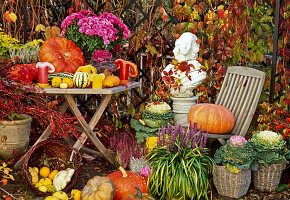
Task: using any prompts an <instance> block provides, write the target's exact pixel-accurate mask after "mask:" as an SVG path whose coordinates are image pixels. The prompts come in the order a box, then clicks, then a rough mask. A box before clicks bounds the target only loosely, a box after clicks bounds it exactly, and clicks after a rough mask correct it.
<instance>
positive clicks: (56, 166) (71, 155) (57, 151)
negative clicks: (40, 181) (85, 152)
mask: <svg viewBox="0 0 290 200" xmlns="http://www.w3.org/2000/svg"><path fill="white" fill-rule="evenodd" d="M80 165H81V155H80V153H79V152H77V151H74V150H73V149H72V148H71V147H70V146H68V145H67V144H65V143H64V142H63V141H61V140H57V139H47V140H44V141H42V142H39V143H38V144H36V145H35V146H34V147H32V148H31V149H30V150H29V151H28V153H27V155H26V156H25V160H24V163H23V166H22V175H23V178H24V180H25V182H26V183H27V184H28V185H29V187H30V188H31V189H32V190H33V191H34V192H35V194H37V195H40V196H44V195H48V194H49V191H47V192H42V191H40V190H39V189H38V188H36V183H35V182H33V178H34V177H32V175H31V173H30V171H29V170H31V168H33V167H34V168H35V167H37V168H38V169H40V168H42V167H48V168H50V169H53V170H58V171H59V172H60V171H61V170H66V169H68V168H71V169H74V173H73V175H72V177H71V179H70V181H69V182H68V183H67V185H66V186H65V188H64V189H62V191H64V192H67V191H68V190H69V189H71V188H72V187H73V185H74V184H75V183H76V181H77V176H78V169H79V167H80ZM53 170H51V171H53ZM39 178H41V177H39ZM51 193H52V192H51Z"/></svg>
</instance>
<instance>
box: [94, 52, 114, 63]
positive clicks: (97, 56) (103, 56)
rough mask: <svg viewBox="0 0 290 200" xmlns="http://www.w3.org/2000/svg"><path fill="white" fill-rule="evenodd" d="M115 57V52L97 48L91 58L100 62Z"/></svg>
mask: <svg viewBox="0 0 290 200" xmlns="http://www.w3.org/2000/svg"><path fill="white" fill-rule="evenodd" d="M112 58H113V54H112V53H111V52H109V51H106V50H95V53H94V54H93V55H92V57H91V60H94V61H98V62H105V61H109V60H111V59H112Z"/></svg>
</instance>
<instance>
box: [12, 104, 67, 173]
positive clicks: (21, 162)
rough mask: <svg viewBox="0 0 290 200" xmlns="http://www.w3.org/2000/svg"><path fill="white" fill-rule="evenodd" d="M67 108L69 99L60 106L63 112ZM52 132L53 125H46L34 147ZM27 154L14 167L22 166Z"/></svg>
mask: <svg viewBox="0 0 290 200" xmlns="http://www.w3.org/2000/svg"><path fill="white" fill-rule="evenodd" d="M67 109H68V103H67V101H65V102H63V104H61V106H60V112H61V113H65V111H66V110H67ZM50 134H51V127H50V125H48V126H47V127H46V129H45V130H44V132H43V133H42V135H41V136H40V137H39V138H38V139H37V141H36V142H35V143H34V145H33V146H32V147H34V146H35V145H37V144H38V143H39V142H41V141H43V140H46V139H47V138H48V137H49V136H50ZM26 154H27V152H26V153H25V154H24V155H23V156H22V157H21V158H20V159H19V160H18V161H17V162H16V163H15V165H14V169H19V168H20V167H21V166H22V164H23V162H24V159H25V156H26Z"/></svg>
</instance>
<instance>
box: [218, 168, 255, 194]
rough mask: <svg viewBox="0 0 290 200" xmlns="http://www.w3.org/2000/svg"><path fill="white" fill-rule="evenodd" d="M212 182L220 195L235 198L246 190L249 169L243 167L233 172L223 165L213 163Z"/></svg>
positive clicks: (249, 175)
mask: <svg viewBox="0 0 290 200" xmlns="http://www.w3.org/2000/svg"><path fill="white" fill-rule="evenodd" d="M213 182H214V185H215V187H216V189H217V191H218V193H219V194H220V195H222V196H226V197H230V198H236V199H237V198H240V197H242V196H243V195H245V194H247V192H248V189H249V186H250V183H251V170H250V169H245V170H242V171H240V172H239V173H236V174H234V173H231V172H230V171H229V170H227V169H226V168H225V167H224V166H218V165H215V166H214V174H213Z"/></svg>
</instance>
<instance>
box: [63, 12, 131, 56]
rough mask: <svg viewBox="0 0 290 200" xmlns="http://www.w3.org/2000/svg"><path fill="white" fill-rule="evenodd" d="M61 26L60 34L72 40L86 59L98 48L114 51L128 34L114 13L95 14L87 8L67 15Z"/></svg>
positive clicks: (127, 30)
mask: <svg viewBox="0 0 290 200" xmlns="http://www.w3.org/2000/svg"><path fill="white" fill-rule="evenodd" d="M61 28H62V29H63V30H62V32H61V35H62V36H64V37H66V38H67V39H70V40H72V41H74V42H75V43H76V45H77V46H78V47H79V48H80V49H82V51H83V52H84V55H85V58H86V59H89V58H90V57H91V56H92V53H93V52H94V51H95V50H98V49H103V50H106V51H111V52H114V51H113V50H115V49H116V47H119V46H120V47H122V46H123V45H124V44H125V43H126V39H128V37H129V35H130V30H129V29H128V27H127V26H126V25H125V24H124V23H122V22H121V20H120V19H119V18H118V17H116V16H115V15H113V14H111V13H106V12H105V13H103V14H101V15H100V16H97V15H96V14H94V13H93V12H91V11H89V10H88V11H84V10H82V11H80V12H78V13H73V14H71V15H69V16H67V17H66V18H65V19H64V20H63V22H62V24H61Z"/></svg>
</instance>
